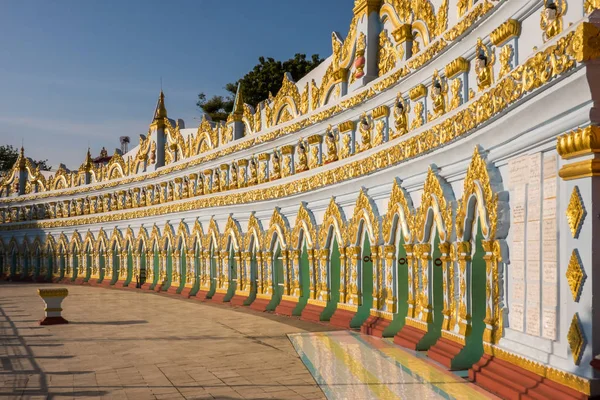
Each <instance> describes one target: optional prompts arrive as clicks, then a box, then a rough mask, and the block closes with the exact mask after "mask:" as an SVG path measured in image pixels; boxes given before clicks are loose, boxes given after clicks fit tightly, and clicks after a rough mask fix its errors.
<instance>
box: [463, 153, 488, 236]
mask: <svg viewBox="0 0 600 400" xmlns="http://www.w3.org/2000/svg"><path fill="white" fill-rule="evenodd" d="M463 187H464V189H463V195H462V197H461V199H460V200H459V202H458V207H457V211H456V222H455V227H456V234H457V236H458V237H459V238H461V239H462V240H469V238H468V237H465V236H466V234H467V223H468V222H469V220H470V218H469V208H470V205H473V207H476V209H477V216H475V215H473V218H476V217H478V218H479V223H480V226H481V231H482V233H483V236H484V237H485V238H486V239H488V240H489V239H496V230H497V227H498V194H497V193H495V192H494V190H493V188H492V185H491V183H490V173H489V166H488V164H487V162H486V161H485V159H484V158H483V157H482V156H481V154H480V153H479V149H478V148H477V147H475V151H474V153H473V157H472V158H471V163H470V164H469V168H468V169H467V175H466V177H465V180H464V183H463ZM472 199H473V200H472ZM474 203H476V205H474Z"/></svg>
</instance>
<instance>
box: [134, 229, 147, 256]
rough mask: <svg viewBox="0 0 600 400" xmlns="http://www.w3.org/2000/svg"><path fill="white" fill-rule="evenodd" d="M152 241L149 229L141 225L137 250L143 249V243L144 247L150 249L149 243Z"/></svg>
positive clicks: (136, 245)
mask: <svg viewBox="0 0 600 400" xmlns="http://www.w3.org/2000/svg"><path fill="white" fill-rule="evenodd" d="M149 243H150V237H149V236H148V231H147V230H146V228H145V227H144V226H143V225H142V226H140V229H138V234H137V239H136V241H135V249H136V251H142V245H143V248H144V249H145V250H146V251H148V250H149V248H148V244H149Z"/></svg>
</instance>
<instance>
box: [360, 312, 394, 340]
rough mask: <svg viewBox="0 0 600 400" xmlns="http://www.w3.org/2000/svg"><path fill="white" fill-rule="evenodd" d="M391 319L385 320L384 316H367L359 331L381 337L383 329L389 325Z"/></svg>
mask: <svg viewBox="0 0 600 400" xmlns="http://www.w3.org/2000/svg"><path fill="white" fill-rule="evenodd" d="M391 323H392V321H390V320H387V319H385V318H379V317H374V316H372V315H371V316H369V318H367V320H366V321H365V322H364V323H363V324H362V326H361V327H360V331H361V332H362V333H364V334H366V335H372V336H376V337H379V338H381V337H383V331H384V330H385V328H387V327H388V326H390V324H391Z"/></svg>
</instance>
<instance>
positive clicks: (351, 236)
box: [348, 188, 379, 246]
mask: <svg viewBox="0 0 600 400" xmlns="http://www.w3.org/2000/svg"><path fill="white" fill-rule="evenodd" d="M361 221H364V228H366V232H367V234H368V235H369V239H370V241H371V245H376V244H378V242H379V218H378V213H377V206H376V205H375V204H374V203H373V202H372V201H371V199H370V198H369V196H367V194H366V192H365V190H364V189H362V188H361V189H360V192H359V194H358V198H357V199H356V205H355V206H354V213H353V215H352V219H351V220H350V223H349V224H348V240H349V241H351V243H355V244H356V245H358V246H361V245H362V243H360V237H359V235H360V233H361V232H360V231H359V230H360V229H359V228H360V226H361V224H360V223H361Z"/></svg>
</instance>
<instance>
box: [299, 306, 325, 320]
mask: <svg viewBox="0 0 600 400" xmlns="http://www.w3.org/2000/svg"><path fill="white" fill-rule="evenodd" d="M323 310H324V308H323V307H321V306H318V305H316V304H310V303H309V304H307V305H306V307H304V310H302V314H301V315H300V319H301V320H302V321H310V322H320V321H321V314H322V313H323Z"/></svg>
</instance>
